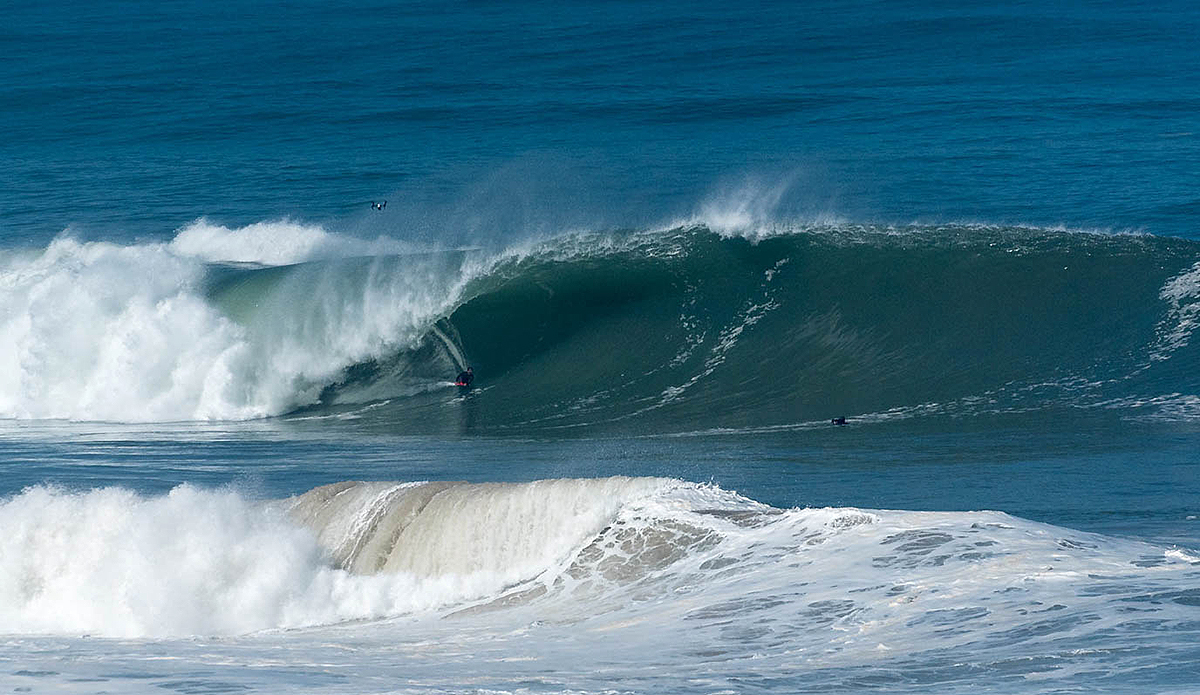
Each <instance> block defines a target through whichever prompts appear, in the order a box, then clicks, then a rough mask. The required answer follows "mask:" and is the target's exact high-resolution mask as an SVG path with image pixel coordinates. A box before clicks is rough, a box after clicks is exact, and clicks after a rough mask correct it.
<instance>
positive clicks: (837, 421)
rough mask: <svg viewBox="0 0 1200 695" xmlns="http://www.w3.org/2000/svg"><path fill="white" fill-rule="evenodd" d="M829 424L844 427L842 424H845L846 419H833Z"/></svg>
mask: <svg viewBox="0 0 1200 695" xmlns="http://www.w3.org/2000/svg"><path fill="white" fill-rule="evenodd" d="M829 422H830V424H833V425H844V424H846V418H845V417H835V418H833V419H832V420H830V421H829Z"/></svg>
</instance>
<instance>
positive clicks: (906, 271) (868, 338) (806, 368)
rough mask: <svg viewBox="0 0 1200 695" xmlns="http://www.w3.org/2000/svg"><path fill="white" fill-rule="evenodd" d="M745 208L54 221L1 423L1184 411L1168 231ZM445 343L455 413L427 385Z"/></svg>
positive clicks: (13, 289)
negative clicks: (362, 223) (511, 226)
mask: <svg viewBox="0 0 1200 695" xmlns="http://www.w3.org/2000/svg"><path fill="white" fill-rule="evenodd" d="M756 219H757V218H756V217H753V216H751V217H750V218H747V220H742V219H741V217H738V219H737V220H734V221H735V222H737V223H738V224H741V225H744V226H745V228H742V227H739V226H737V225H734V224H733V223H732V222H731V223H729V225H727V226H723V227H719V228H717V230H716V231H714V229H710V228H709V227H708V226H705V225H685V226H681V227H673V228H670V229H664V230H642V231H637V230H634V231H623V232H607V233H580V234H572V235H564V236H560V237H556V238H553V239H550V240H545V241H538V242H529V243H526V244H523V245H518V246H514V247H512V248H509V249H506V250H503V251H499V252H495V251H484V250H479V249H475V250H465V251H453V250H451V251H426V252H415V251H411V250H409V251H404V252H399V251H398V249H399V247H398V246H397V245H395V244H393V243H392V242H388V241H387V240H377V241H375V242H364V241H357V240H353V239H349V238H347V237H341V236H339V235H335V234H331V233H328V232H325V231H324V230H321V229H319V228H315V227H306V226H304V225H298V224H296V223H291V222H278V223H264V224H260V225H251V226H249V227H245V228H241V229H233V230H231V229H226V228H223V227H218V226H215V225H212V224H210V223H207V222H203V221H198V222H197V223H194V224H193V225H191V226H189V227H187V228H185V229H184V230H182V231H181V232H180V234H179V235H178V236H177V237H176V238H175V240H174V241H172V242H171V243H169V244H136V245H130V246H118V245H114V244H107V243H100V242H89V243H85V242H79V241H76V240H73V239H70V238H61V239H58V240H56V241H55V242H53V243H52V244H51V245H50V246H49V247H48V248H46V249H45V250H43V251H41V252H39V253H23V254H14V255H12V256H11V257H9V258H8V259H6V260H5V262H4V265H3V267H0V300H2V305H0V306H3V309H2V311H3V314H0V322H2V323H3V329H4V330H3V333H2V334H0V367H3V369H0V417H7V418H66V419H72V420H118V421H180V420H197V419H218V420H241V419H247V418H258V417H269V416H278V415H284V414H288V413H292V412H295V411H297V410H301V409H303V410H304V413H303V414H304V415H305V416H311V415H314V414H315V415H317V416H320V415H322V414H323V413H327V412H328V413H332V414H334V415H339V416H340V415H345V414H347V413H351V414H354V416H355V417H358V414H357V413H359V410H356V408H358V407H359V406H362V405H364V404H365V405H366V406H368V407H369V408H370V409H371V412H370V414H369V415H367V416H364V418H365V419H366V420H368V421H369V422H370V423H372V425H373V426H377V427H381V428H384V429H388V430H391V431H399V432H404V433H420V432H424V431H442V430H444V429H446V428H447V427H450V428H461V427H467V428H468V429H472V430H479V431H494V432H503V431H515V430H520V431H528V430H530V429H534V430H542V431H578V430H580V429H590V430H602V431H621V432H638V433H643V432H653V433H671V432H675V433H678V432H693V431H711V430H725V429H729V430H739V431H744V430H755V429H771V428H779V427H793V426H805V425H806V423H817V422H821V421H828V418H829V417H830V416H832V415H848V416H851V417H852V418H856V419H857V420H859V421H862V422H867V421H878V420H890V419H903V418H915V417H928V416H948V417H962V416H976V415H981V414H995V413H1021V412H1037V411H1046V410H1055V409H1058V410H1060V411H1064V412H1065V411H1071V412H1074V413H1085V412H1091V413H1108V412H1115V413H1117V414H1118V415H1119V416H1121V417H1134V418H1141V417H1146V418H1152V419H1154V418H1157V419H1162V418H1166V419H1180V418H1182V419H1189V418H1194V417H1195V416H1196V408H1195V407H1194V401H1195V399H1196V398H1197V397H1198V396H1200V383H1197V381H1196V376H1195V375H1196V374H1197V373H1200V371H1197V370H1196V366H1197V357H1198V356H1200V352H1198V351H1197V348H1196V345H1195V342H1194V341H1193V340H1192V336H1193V333H1194V332H1195V328H1196V325H1197V322H1196V316H1195V314H1196V312H1195V306H1196V305H1197V301H1196V300H1197V292H1196V287H1197V283H1196V281H1195V275H1196V270H1195V268H1196V257H1197V255H1198V252H1197V248H1196V245H1195V243H1194V242H1190V241H1186V240H1178V239H1163V238H1156V237H1149V236H1130V235H1100V234H1087V233H1075V232H1067V231H1055V230H1045V229H1032V228H1019V227H995V226H985V225H943V226H920V225H914V226H910V227H900V228H896V227H884V226H872V225H854V224H849V223H844V222H834V223H830V224H823V225H807V226H782V227H775V226H764V225H763V224H761V223H758V222H755V221H754V220H756ZM273 240H279V242H278V243H275V242H274V241H273ZM284 242H287V243H284ZM292 242H294V244H292ZM288 244H292V245H291V246H288ZM284 247H286V248H288V249H290V250H286V249H285V248H284ZM359 253H365V254H366V255H357V254H359ZM468 363H470V364H473V365H474V366H475V368H476V373H477V374H479V375H480V379H479V381H478V383H477V387H478V388H477V389H476V392H475V393H473V394H471V399H470V407H469V411H470V412H469V413H466V412H465V409H464V406H463V399H462V398H459V397H458V395H459V394H456V393H450V392H449V391H448V390H447V388H446V386H447V383H448V381H449V379H450V378H451V377H452V376H453V375H454V374H455V373H457V371H458V370H460V369H463V368H465V366H466V365H467V364H468ZM363 412H365V411H363ZM467 416H469V417H467ZM464 423H465V424H464Z"/></svg>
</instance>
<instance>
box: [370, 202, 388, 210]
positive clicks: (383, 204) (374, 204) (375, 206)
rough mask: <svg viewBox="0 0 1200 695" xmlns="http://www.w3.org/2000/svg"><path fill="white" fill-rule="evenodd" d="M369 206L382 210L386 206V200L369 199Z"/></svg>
mask: <svg viewBox="0 0 1200 695" xmlns="http://www.w3.org/2000/svg"><path fill="white" fill-rule="evenodd" d="M371 207H373V208H375V209H376V210H382V209H384V208H386V207H387V201H386V200H385V201H383V202H382V203H376V202H374V201H371Z"/></svg>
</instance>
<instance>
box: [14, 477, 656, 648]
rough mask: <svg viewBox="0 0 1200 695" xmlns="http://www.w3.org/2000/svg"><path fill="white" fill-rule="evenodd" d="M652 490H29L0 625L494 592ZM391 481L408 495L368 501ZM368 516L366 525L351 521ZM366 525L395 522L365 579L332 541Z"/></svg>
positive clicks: (183, 627) (237, 618) (123, 626)
mask: <svg viewBox="0 0 1200 695" xmlns="http://www.w3.org/2000/svg"><path fill="white" fill-rule="evenodd" d="M663 484H664V481H659V480H653V479H609V480H594V481H588V480H581V481H540V482H538V483H531V484H528V485H492V486H467V485H461V484H460V485H446V484H442V485H438V486H435V487H432V488H431V487H430V486H428V485H419V484H418V485H401V486H397V485H389V484H359V485H349V486H340V487H339V488H338V489H337V491H336V492H334V493H333V494H327V493H329V492H330V491H329V490H328V489H325V488H321V489H318V490H316V491H313V492H312V493H309V494H308V495H306V496H304V497H302V498H299V499H298V500H296V501H294V502H292V503H291V504H290V505H288V504H285V505H279V504H263V503H256V502H253V501H251V500H247V499H246V498H244V497H243V496H241V495H240V494H238V493H236V492H233V491H206V490H200V489H196V488H193V487H190V486H187V485H184V486H180V487H177V488H175V489H173V490H172V491H171V492H170V493H169V494H167V495H165V496H154V497H147V496H142V495H138V494H135V493H133V492H131V491H129V490H125V489H120V488H107V489H98V490H92V491H90V492H84V493H68V492H63V491H59V490H54V489H50V488H45V487H36V488H31V489H28V490H25V491H24V492H22V493H21V494H20V495H17V496H16V497H14V498H11V499H9V500H6V501H3V502H0V557H3V558H4V562H3V563H0V625H3V628H2V629H3V631H4V632H9V633H55V634H63V633H65V634H80V633H91V634H99V635H106V636H125V637H136V636H165V635H185V634H242V633H247V632H252V631H257V630H263V629H268V628H280V627H298V626H306V625H320V624H330V623H336V622H341V621H345V620H350V619H364V618H376V617H383V616H392V615H399V614H403V613H411V612H414V611H422V610H428V609H431V608H437V607H439V606H445V605H449V604H453V603H457V602H462V601H466V600H472V599H477V598H484V597H490V596H495V595H498V594H499V593H500V592H501V591H502V590H504V589H505V588H506V587H508V586H511V585H512V584H513V583H514V582H519V581H523V580H528V579H532V578H535V577H537V576H538V575H539V574H541V573H543V572H546V571H550V570H553V569H554V568H555V567H557V566H559V565H560V564H562V563H565V562H566V561H568V560H569V559H570V558H571V557H572V554H573V553H574V552H576V551H578V550H579V548H581V547H582V546H583V545H584V544H585V543H586V542H587V541H588V540H590V539H591V538H592V537H593V536H594V535H595V534H596V533H597V532H598V531H600V530H601V529H602V528H603V527H604V526H605V524H607V523H609V522H610V521H611V520H612V519H613V517H614V516H615V514H616V512H617V510H619V509H620V508H621V506H622V505H623V504H626V503H628V502H629V501H630V500H632V499H636V498H638V497H641V496H645V495H647V494H650V493H652V492H653V491H655V490H658V489H661V488H662V487H663ZM398 489H399V490H407V491H408V492H409V493H417V494H418V496H419V497H421V499H422V500H423V504H421V505H419V506H418V507H416V508H415V509H414V508H413V506H412V505H408V506H404V505H401V506H398V507H393V508H390V509H381V508H380V507H379V506H378V505H377V504H375V503H377V502H379V501H380V500H386V499H393V500H394V499H395V498H396V495H395V494H394V493H395V491H396V490H398ZM431 492H432V494H426V493H431ZM410 501H411V500H410ZM385 506H386V505H385ZM287 507H291V510H292V514H291V516H289V515H288V514H287V513H285V511H284V509H285V508H287ZM379 512H383V513H382V515H381V516H380V518H379V519H376V520H375V523H374V524H369V525H368V526H362V525H361V524H359V523H358V522H361V521H363V520H364V519H370V518H371V516H372V514H373V513H379ZM409 512H415V514H413V518H408V517H407V516H405V515H406V514H407V513H409ZM298 521H299V522H302V523H297V522H298ZM381 521H382V522H386V523H384V526H385V527H387V528H388V529H389V530H394V529H395V527H396V524H397V523H399V522H400V521H407V522H409V523H408V524H407V527H406V528H405V529H404V531H405V532H404V533H401V534H399V535H398V537H395V538H392V539H391V540H392V542H393V543H394V544H395V547H394V548H389V549H388V552H389V553H390V555H391V557H390V560H389V561H388V562H386V563H384V565H383V566H381V567H379V568H372V569H378V570H380V571H378V572H377V573H375V574H371V575H368V574H364V573H360V572H355V571H350V569H351V568H349V567H347V566H346V565H355V564H357V565H358V566H357V567H355V569H364V567H365V566H364V562H365V560H366V555H365V554H364V555H362V556H361V557H357V556H356V558H355V559H357V560H362V561H363V562H357V563H355V562H351V561H349V559H350V558H348V557H347V556H345V555H344V554H341V553H342V551H344V550H345V549H346V547H345V545H344V542H345V541H349V542H350V543H351V544H352V545H356V546H357V547H359V549H360V550H361V551H364V552H365V550H366V549H368V548H377V546H378V545H379V541H380V540H381V539H372V538H371V537H370V533H368V532H369V531H370V530H371V529H375V528H382V527H380V526H379V522H381ZM389 524H390V525H389ZM309 527H311V530H310V528H309ZM343 534H345V535H343Z"/></svg>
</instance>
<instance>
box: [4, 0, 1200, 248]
mask: <svg viewBox="0 0 1200 695" xmlns="http://www.w3.org/2000/svg"><path fill="white" fill-rule="evenodd" d="M1198 26H1200V10H1197V8H1195V7H1194V6H1192V5H1191V4H1189V3H1165V4H1156V5H1153V6H1141V5H1133V6H1130V5H1127V4H1125V3H1116V2H1087V3H1029V4H1026V3H1019V4H1005V5H995V4H994V3H967V4H962V3H937V2H930V3H850V4H847V3H805V4H803V5H786V4H774V3H741V4H738V5H736V6H729V5H728V4H726V3H679V4H672V3H649V4H645V3H628V2H611V3H595V4H585V3H550V2H535V3H520V4H507V3H506V4H490V3H469V4H449V5H444V6H436V7H432V6H423V5H420V4H409V3H378V4H371V3H366V4H355V5H353V6H346V5H341V4H338V3H317V2H302V3H262V4H255V5H254V6H238V7H236V8H234V7H233V6H229V5H226V4H224V3H215V4H214V3H191V2H169V3H157V2H136V1H135V2H121V3H105V4H103V5H92V4H77V3H70V4H66V5H64V4H62V3H45V4H35V5H26V6H23V7H19V8H12V10H11V11H10V12H9V14H8V19H7V21H6V26H5V27H4V29H3V34H0V42H2V44H3V46H4V48H5V53H6V55H7V56H8V59H7V60H6V61H5V65H4V67H3V68H0V106H2V108H0V128H2V129H3V132H4V133H5V137H4V138H3V140H0V157H2V158H3V161H4V167H3V173H2V174H0V176H3V179H2V180H0V234H2V235H3V238H5V239H11V240H21V239H29V240H30V241H31V242H33V243H35V244H36V243H44V241H45V240H47V239H48V238H50V237H53V236H54V235H57V234H59V233H60V232H62V231H63V230H64V229H65V228H67V227H73V228H75V229H77V230H79V232H80V233H83V234H85V235H88V236H91V235H96V236H100V237H113V236H115V237H118V238H131V237H136V238H142V237H148V236H149V237H165V236H169V235H170V234H171V233H172V232H173V231H174V230H176V229H178V228H179V227H181V226H182V225H184V224H186V223H188V222H190V221H191V220H193V219H195V218H197V217H200V216H209V217H210V218H213V219H215V220H216V221H219V222H221V223H224V224H230V225H239V226H240V225H244V224H249V223H253V222H258V221H262V220H266V219H277V218H279V217H284V216H291V217H294V218H298V219H302V220H306V221H317V222H322V223H326V224H332V225H336V226H339V227H348V228H352V229H356V230H358V231H360V232H362V233H366V234H378V233H393V234H407V235H411V234H414V233H425V234H427V235H438V236H439V237H443V238H444V237H446V236H450V237H451V238H454V237H455V235H463V236H467V237H468V238H469V237H470V235H479V234H495V233H496V232H495V228H496V227H520V226H522V225H525V226H539V227H543V228H545V227H549V228H556V227H560V226H568V225H572V224H575V225H583V226H591V227H596V226H614V225H633V226H639V225H644V224H648V223H657V222H661V221H662V220H664V219H670V218H672V217H674V216H678V215H686V214H689V213H692V212H694V210H695V208H696V207H697V206H698V205H700V204H701V203H702V202H703V201H704V200H705V198H706V197H708V196H710V195H712V194H714V192H718V193H719V192H720V190H721V189H722V188H724V187H728V186H737V185H740V184H741V183H742V182H743V181H744V180H745V179H747V178H748V179H751V180H754V181H758V182H761V183H762V185H765V186H772V185H776V184H777V183H778V182H779V181H788V182H792V185H791V186H790V188H789V190H788V192H787V195H785V196H784V197H783V199H782V200H781V201H779V203H778V205H777V209H776V210H775V211H774V212H776V213H777V214H778V215H779V216H780V217H795V218H806V217H816V216H821V215H836V216H839V217H842V218H847V219H851V220H855V221H874V222H911V221H914V220H933V221H975V222H988V223H1026V224H1037V225H1050V226H1053V225H1062V226H1066V227H1068V228H1076V229H1078V228H1084V229H1093V228H1094V229H1108V230H1137V231H1146V232H1150V233H1155V234H1166V235H1180V236H1195V235H1196V234H1197V233H1198V232H1197V229H1196V226H1195V218H1196V214H1197V211H1198V210H1200V208H1198V207H1197V206H1198V205H1200V200H1198V199H1197V197H1196V183H1197V178H1196V177H1197V171H1198V170H1200V146H1198V144H1197V141H1198V137H1200V136H1198V135H1197V133H1198V132H1200V124H1198V123H1197V115H1196V114H1197V113H1200V103H1198V99H1200V96H1198V94H1197V90H1196V87H1195V81H1194V80H1193V79H1192V77H1191V69H1192V67H1193V66H1194V65H1195V64H1196V63H1197V58H1200V55H1198V49H1197V47H1196V44H1195V41H1194V40H1192V39H1193V38H1194V36H1195V35H1196V30H1197V28H1198ZM385 197H386V198H389V199H390V201H391V204H392V205H393V206H399V208H400V209H401V210H402V211H403V212H404V213H405V214H404V221H403V222H398V221H397V220H396V218H395V217H394V218H392V219H391V220H390V221H388V222H382V221H380V220H378V219H374V218H371V217H369V216H368V215H367V214H366V213H367V212H368V211H369V210H368V209H367V202H368V201H370V200H373V199H376V198H385ZM467 210H469V211H470V212H469V213H468V212H467ZM480 216H482V218H483V220H484V222H485V224H486V225H488V228H487V229H465V228H464V227H469V226H471V225H472V224H473V223H476V222H475V220H476V218H477V217H480ZM397 217H398V216H397Z"/></svg>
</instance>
